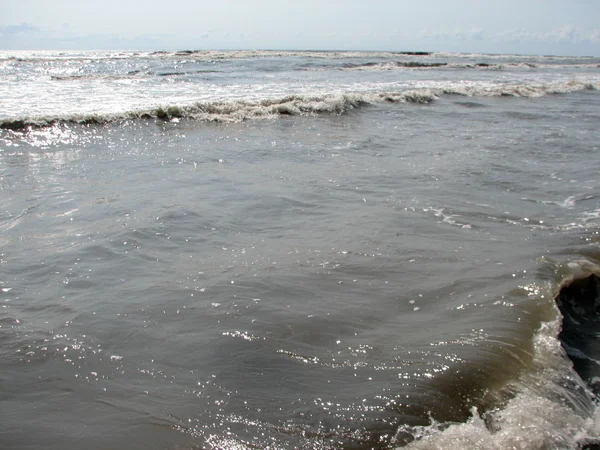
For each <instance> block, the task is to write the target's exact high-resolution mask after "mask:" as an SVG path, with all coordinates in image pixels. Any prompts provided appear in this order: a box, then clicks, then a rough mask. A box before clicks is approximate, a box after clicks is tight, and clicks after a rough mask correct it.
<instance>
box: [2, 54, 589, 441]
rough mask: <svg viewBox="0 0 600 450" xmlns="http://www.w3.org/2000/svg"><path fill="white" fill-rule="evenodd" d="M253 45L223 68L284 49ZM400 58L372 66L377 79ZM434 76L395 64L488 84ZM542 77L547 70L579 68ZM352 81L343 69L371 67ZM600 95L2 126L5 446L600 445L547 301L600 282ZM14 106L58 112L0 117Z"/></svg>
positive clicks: (451, 72)
mask: <svg viewBox="0 0 600 450" xmlns="http://www.w3.org/2000/svg"><path fill="white" fill-rule="evenodd" d="M263 58H264V57H263V56H262V55H259V56H257V57H256V58H254V59H242V60H241V61H242V62H243V64H242V63H240V62H239V61H237V60H228V61H227V62H225V63H223V64H231V65H233V66H234V67H235V68H237V70H240V71H243V70H242V69H243V68H239V66H238V65H240V64H241V65H242V66H243V65H246V64H247V65H252V64H254V65H255V66H257V67H260V68H264V67H269V65H270V64H274V65H275V66H276V67H279V66H278V64H281V63H280V62H279V60H278V59H276V58H274V61H275V62H273V61H272V60H271V59H269V58H267V59H266V60H263ZM285 58H290V60H291V61H295V62H297V60H296V59H294V58H295V57H290V56H285ZM396 58H397V57H394V60H396ZM436 58H438V59H432V61H434V62H435V61H440V60H443V55H441V56H439V55H438V56H436ZM452 58H454V59H452V61H454V63H455V64H456V60H458V59H459V58H460V55H453V56H452ZM472 58H475V60H476V61H480V60H481V61H487V59H485V60H484V59H477V58H481V57H475V56H472ZM486 58H488V59H490V58H491V59H493V58H492V57H489V56H488V57H486ZM515 58H516V57H515ZM313 59H314V60H315V63H319V64H321V65H323V64H325V63H326V64H325V65H326V66H327V65H333V64H338V65H339V64H340V63H339V62H338V59H335V58H333V57H332V56H330V59H328V60H326V61H325V63H324V62H323V61H322V59H316V58H313ZM497 60H498V61H500V60H501V61H502V62H504V63H505V60H504V59H501V57H497ZM9 61H14V60H9ZM126 61H127V64H129V65H132V64H133V65H135V64H138V63H139V62H138V61H137V60H135V59H133V60H126ZM311 61H312V60H311ZM498 61H496V62H498ZM384 62H385V61H384ZM551 62H553V63H555V62H556V61H551ZM301 63H302V64H304V61H301ZM360 63H361V64H363V63H364V61H362V60H361V61H360ZM547 63H548V64H549V63H550V62H547ZM561 63H563V62H561ZM577 63H578V64H580V63H581V61H578V62H577ZM6 64H8V63H6ZM35 64H39V62H37V60H36V61H35ZM140 64H141V63H140ZM189 64H192V63H189ZM236 64H237V65H236ZM298 64H300V63H298ZM286 67H287V66H286ZM303 67H304V66H303ZM336 67H337V66H336ZM365 67H371V66H365ZM346 68H348V67H346ZM350 68H354V67H350ZM244 70H245V69H244ZM252 70H255V69H252ZM273 70H276V69H273ZM286 70H288V72H286V73H289V72H293V71H292V70H291V69H289V68H287V69H286ZM327 70H334V69H327ZM401 70H404V71H405V72H406V70H408V69H406V68H404V69H403V68H401V69H398V70H395V71H389V70H385V71H383V70H379V71H376V70H372V69H369V71H368V72H367V73H368V74H369V76H371V77H380V79H378V80H376V81H377V83H379V84H378V86H380V85H381V84H382V83H388V81H389V80H387V78H388V77H392V76H393V74H394V73H396V72H398V71H401ZM427 70H428V71H415V70H413V71H410V72H409V73H405V72H400V73H401V75H398V77H400V78H401V77H404V78H405V79H408V80H410V83H408V84H411V85H414V84H415V83H416V79H417V78H421V79H427V78H428V77H429V78H440V77H442V78H444V77H445V78H447V79H448V80H449V81H450V82H451V83H453V84H455V85H458V84H461V83H462V84H468V83H474V82H477V81H478V80H477V77H488V78H489V77H492V75H489V74H490V71H486V72H485V73H483V70H479V69H473V68H462V69H457V68H454V67H453V68H450V69H447V70H446V69H439V68H437V67H436V68H434V69H431V70H429V69H427ZM443 70H446V71H445V72H444V71H443ZM515 70H517V71H522V70H525V69H523V68H522V67H518V68H517V69H515ZM527 70H530V69H527ZM535 70H536V71H537V72H535V74H537V75H536V76H539V77H541V78H539V79H535V80H533V82H534V83H538V84H536V86H538V85H539V83H540V81H541V80H542V78H547V79H548V80H549V81H550V82H555V81H552V80H553V79H554V78H555V79H560V80H563V79H565V80H568V79H569V77H570V75H569V73H570V72H569V71H574V70H576V69H575V68H572V67H568V68H566V69H565V68H564V67H561V68H560V69H548V68H541V69H540V68H538V69H535ZM552 70H555V71H558V72H556V73H555V72H552ZM581 70H583V71H584V72H585V71H589V72H590V73H591V75H586V76H588V77H589V76H591V77H592V78H593V77H597V75H596V74H595V72H593V70H592V69H590V68H589V67H586V68H583V69H581ZM432 71H436V72H432ZM265 72H268V71H266V70H265ZM363 72H365V71H356V70H352V71H349V70H339V69H338V68H336V69H335V71H334V74H335V76H337V77H340V79H342V78H343V77H345V76H347V75H346V74H347V73H351V74H352V75H351V77H358V78H352V79H351V81H352V83H350V82H349V81H348V80H346V81H347V82H348V83H347V84H348V85H350V84H352V85H353V86H355V85H357V83H358V82H359V81H360V79H361V78H360V77H361V75H360V74H361V73H363ZM459 72H460V73H459ZM475 72H476V73H477V75H474V76H473V77H471V78H468V79H465V77H470V75H465V73H466V74H471V73H475ZM538 72H541V73H538ZM547 72H549V73H547ZM228 73H229V72H228ZM230 73H233V74H234V75H235V70H234V69H231V71H230ZM252 73H255V72H252ZM268 73H270V72H268ZM306 73H310V74H312V73H317V74H320V73H321V71H306V70H303V71H302V74H306ZM415 73H416V75H415ZM357 74H358V75H357ZM578 74H579V73H578ZM231 76H232V77H233V75H231ZM244 76H248V75H244ZM256 76H258V75H256ZM290 76H291V75H290ZM306 76H308V75H306ZM319 76H323V75H319ZM493 76H497V75H493ZM499 76H500V77H505V78H511V77H512V78H514V77H517V76H520V75H514V76H513V75H510V74H509V75H507V74H506V73H502V74H500V75H499ZM527 76H528V77H533V78H534V75H531V74H529V75H527ZM577 76H579V77H581V76H582V75H581V74H579V75H577ZM553 77H554V78H553ZM163 78H172V77H163ZM283 78H285V77H283ZM311 80H312V81H311V83H312V82H314V83H318V82H319V81H318V80H317V81H315V80H314V79H311ZM55 81H56V80H55ZM488 81H489V82H490V83H491V82H492V81H490V80H488ZM48 82H50V81H48ZM58 82H64V80H62V81H58ZM263 82H264V80H262V81H261V83H259V84H261V85H262V84H264V83H263ZM424 82H426V83H430V82H435V83H438V81H435V80H433V81H431V80H428V81H424ZM562 82H563V81H561V83H562ZM588 82H589V80H588V81H585V80H584V81H581V80H580V81H577V83H580V85H586V83H588ZM222 83H223V84H224V85H225V86H227V85H228V83H229V84H231V83H232V78H230V79H228V80H224V81H222ZM302 83H305V86H304V88H303V89H304V90H308V89H309V88H311V89H312V88H314V85H310V84H309V83H308V82H302ZM402 83H405V82H404V81H402ZM493 83H497V84H498V83H500V84H501V83H502V82H501V81H500V80H498V79H495V80H494V81H493ZM511 83H512V81H511ZM567 83H571V84H567V85H569V86H575V84H573V82H572V80H571V81H567ZM405 84H406V83H405ZM555 84H556V83H555ZM503 86H504V85H503ZM577 86H579V85H577ZM104 88H106V86H104V87H103V89H104ZM181 88H182V87H181V86H179V87H177V89H181ZM505 88H506V86H504V87H502V89H505ZM592 88H593V86H588V88H587V89H583V90H579V88H577V89H574V91H575V92H569V93H565V94H551V93H550V92H549V91H548V89H546V88H544V89H546V90H545V91H544V89H542V91H544V92H542V91H539V92H538V91H536V95H534V96H533V97H531V96H521V97H506V96H497V95H496V94H494V95H483V94H482V93H481V92H480V91H478V92H479V93H478V94H477V93H476V94H477V95H474V96H471V95H470V96H467V95H456V94H447V93H446V94H444V93H443V92H439V91H436V92H430V94H431V98H430V99H429V100H427V102H426V103H411V102H408V103H400V104H398V103H395V102H383V103H382V102H379V101H372V102H368V103H364V100H365V98H366V97H362V99H363V100H361V102H359V103H356V104H353V105H352V106H351V107H348V106H347V105H348V104H347V103H346V104H345V105H346V106H345V107H344V108H342V109H339V110H337V109H334V110H330V109H327V110H325V109H323V110H318V108H312V109H310V110H307V111H301V110H299V112H298V113H296V112H294V113H293V114H292V115H277V116H274V117H273V116H272V115H271V113H269V114H267V115H266V116H264V115H262V113H261V117H267V119H266V120H250V121H243V122H239V123H236V122H233V123H206V122H203V121H202V120H198V119H199V118H198V117H192V116H193V114H190V115H189V116H188V115H186V114H179V113H178V114H177V115H178V116H181V117H179V118H176V119H174V120H167V121H164V120H156V119H154V118H151V117H148V118H145V119H144V118H135V119H132V118H129V119H126V118H125V117H126V116H127V111H128V109H127V108H129V106H127V105H126V106H124V107H123V108H124V109H123V110H122V111H121V112H119V114H120V115H119V114H117V116H114V115H112V116H110V120H109V119H107V120H106V121H105V122H106V123H101V124H87V125H86V124H77V123H76V120H74V119H73V118H74V117H75V116H73V115H70V114H71V113H70V112H69V111H66V112H62V113H60V114H56V112H55V111H50V110H48V111H46V112H44V113H43V114H44V119H43V120H45V121H46V122H43V123H45V124H46V125H47V126H42V127H31V126H29V127H28V126H27V125H23V127H22V128H19V127H16V128H17V129H15V130H13V129H5V130H3V131H1V135H0V190H1V192H2V195H0V248H1V250H0V253H1V254H0V263H1V264H0V288H1V289H2V292H1V293H0V302H1V303H2V307H3V308H2V309H1V310H0V311H1V312H0V314H1V316H0V321H1V322H0V325H1V328H0V340H1V342H2V345H1V347H0V352H1V355H2V358H1V361H2V362H1V363H0V364H1V367H2V370H1V371H0V402H2V410H3V411H4V414H3V416H4V418H3V426H2V427H1V428H0V442H2V443H3V446H5V447H7V448H22V449H25V448H40V447H41V446H42V447H44V448H56V449H59V448H60V449H68V448H81V446H82V445H84V446H85V447H87V448H114V449H118V448H123V449H125V448H127V449H131V448H157V449H165V448H267V447H269V448H332V447H334V448H335V447H338V448H373V447H374V448H393V447H396V446H404V445H409V446H416V447H419V446H421V447H422V448H490V447H489V445H490V443H491V442H493V443H494V447H495V448H513V447H514V446H516V445H521V447H522V448H572V447H574V446H577V445H583V444H584V443H585V442H587V440H589V439H594V438H598V436H600V434H599V433H598V431H599V429H598V428H597V425H596V422H595V419H594V418H595V403H594V400H593V394H592V393H591V391H590V389H589V388H588V386H587V385H586V384H585V382H584V381H583V380H582V379H581V378H579V376H578V375H577V374H576V373H575V372H574V371H573V369H572V364H571V362H570V360H569V359H568V358H567V355H566V352H565V351H564V350H563V348H562V347H561V345H560V341H559V340H558V333H559V331H560V328H559V327H560V318H561V316H560V313H559V311H558V308H557V306H556V304H555V302H554V297H555V296H556V295H557V294H558V291H559V290H560V288H561V286H563V285H564V284H565V283H567V282H568V281H569V280H571V279H573V278H579V277H584V276H587V275H589V274H591V273H600V272H599V267H600V266H599V264H600V263H599V261H600V251H599V249H598V242H599V237H598V232H599V227H598V225H599V212H600V204H599V198H600V197H599V196H598V195H599V194H598V192H599V189H598V188H599V186H598V184H599V177H598V164H597V152H598V138H599V137H600V136H599V131H598V126H597V124H598V123H599V122H598V119H599V116H600V112H599V111H600V109H599V106H600V96H599V95H598V91H597V90H595V89H592ZM269 89H274V88H273V86H270V87H269ZM277 89H279V88H277ZM285 89H290V86H289V85H287V84H286V87H285ZM323 89H325V88H323ZM386 89H387V88H386ZM426 89H433V88H432V87H427V88H426ZM519 89H521V90H523V89H524V87H523V85H520V87H519ZM528 89H530V87H529V88H528ZM281 90H282V91H283V90H284V89H281ZM323 92H324V91H323ZM377 92H378V94H377V95H379V93H380V91H377ZM528 92H529V91H528ZM540 92H541V93H543V94H550V95H543V96H539V97H538V95H537V94H538V93H539V94H540V95H541V93H540ZM398 93H399V94H398V95H405V91H403V90H401V89H400V90H399V91H398ZM421 93H423V92H421ZM313 94H314V93H313ZM363 94H364V93H363ZM363 94H361V95H363ZM269 95H270V94H269ZM303 95H304V94H303ZM314 95H316V94H314ZM336 95H338V94H336ZM347 95H350V94H347ZM353 95H354V94H353ZM253 96H258V97H260V93H258V92H257V91H256V90H254V91H252V92H251V95H250V94H249V95H248V97H247V98H246V100H244V101H250V99H251V98H253ZM370 98H371V99H372V98H373V97H370ZM117 99H118V96H115V98H114V99H112V100H115V101H116V100H117ZM112 100H111V101H112ZM230 100H231V98H230ZM219 101H220V100H219ZM231 101H234V100H231ZM252 101H254V100H252ZM303 101H306V99H305V98H304V99H303ZM311 101H312V102H313V103H314V102H324V100H323V99H315V98H314V97H313V100H311ZM108 103H110V102H108ZM278 103H279V104H282V103H285V101H282V100H278ZM342 103H343V102H342ZM86 105H87V103H86V102H85V101H84V102H83V103H82V104H81V105H79V106H78V107H77V108H75V109H76V110H77V109H78V108H83V109H85V108H87V106H86ZM63 106H64V105H63ZM263 106H264V105H263ZM263 106H261V107H263ZM136 107H137V106H136ZM22 108H26V107H25V106H23V107H22ZM86 111H87V110H86ZM179 111H182V110H181V109H180V110H179ZM183 111H185V110H183ZM188 112H189V111H188ZM88 113H91V111H87V112H85V114H88ZM340 113H341V114H340ZM74 114H75V113H74ZM76 114H79V112H77V111H76ZM85 114H84V115H85ZM111 114H113V113H112V112H111ZM23 117H25V120H24V122H26V123H29V122H30V125H31V124H33V123H34V122H37V123H38V124H39V123H41V122H40V120H41V119H40V117H42V116H39V115H36V114H34V113H32V112H31V111H26V110H25V109H22V110H21V111H20V112H19V111H13V112H12V113H10V114H6V115H5V116H4V117H3V120H5V122H4V123H5V124H9V125H10V124H14V123H15V122H14V121H15V120H17V119H19V120H22V119H23ZM107 117H108V116H107ZM30 119H31V120H30ZM101 122H102V121H101ZM7 128H15V127H13V126H12V125H10V126H7ZM588 381H589V380H588ZM532 429H535V430H536V432H532V431H531V430H532ZM423 436H425V437H423ZM415 439H416V441H415Z"/></svg>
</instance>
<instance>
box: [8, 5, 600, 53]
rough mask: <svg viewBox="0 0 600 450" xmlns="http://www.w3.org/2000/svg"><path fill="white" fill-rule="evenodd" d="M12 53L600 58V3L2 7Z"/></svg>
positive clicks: (9, 47)
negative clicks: (372, 52)
mask: <svg viewBox="0 0 600 450" xmlns="http://www.w3.org/2000/svg"><path fill="white" fill-rule="evenodd" d="M0 10H1V11H2V14H1V15H0V49H3V50H86V49H87V50H184V49H190V50H192V49H194V50H201V49H206V50H211V49H216V50H224V49H275V50H382V51H448V52H466V53H470V52H477V53H516V54H552V55H589V56H600V20H599V18H600V0H568V1H567V0H518V1H517V0H502V1H497V0H487V1H484V0H213V1H205V0H160V1H158V0H94V1H88V0H56V1H50V0H19V1H15V0H0Z"/></svg>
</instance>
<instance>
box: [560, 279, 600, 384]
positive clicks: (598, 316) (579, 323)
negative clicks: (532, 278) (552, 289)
mask: <svg viewBox="0 0 600 450" xmlns="http://www.w3.org/2000/svg"><path fill="white" fill-rule="evenodd" d="M556 303H557V305H558V307H559V309H560V311H561V313H562V315H563V322H562V331H561V332H560V335H559V339H560V341H561V343H562V345H563V347H564V349H565V350H566V352H567V354H568V355H569V358H570V359H571V361H573V366H574V368H575V370H576V371H577V373H578V374H579V375H580V376H581V378H582V379H583V380H584V381H586V382H587V383H588V385H589V386H590V388H591V389H592V391H593V392H594V393H595V394H596V395H598V394H600V277H598V276H597V275H595V274H592V275H590V276H588V277H586V278H581V279H576V280H574V281H572V282H571V283H570V284H568V285H566V286H564V287H563V288H562V289H561V290H560V293H559V294H558V296H557V297H556Z"/></svg>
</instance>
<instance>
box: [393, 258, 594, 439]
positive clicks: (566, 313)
mask: <svg viewBox="0 0 600 450" xmlns="http://www.w3.org/2000/svg"><path fill="white" fill-rule="evenodd" d="M551 270H552V271H553V272H554V273H562V275H560V276H561V280H559V281H558V283H556V282H549V285H548V286H546V287H545V288H540V289H539V292H538V294H537V295H538V299H539V300H543V299H544V295H543V294H541V293H540V292H545V293H546V294H553V295H550V296H549V297H548V296H547V295H546V299H548V300H549V299H553V305H552V306H553V309H554V314H555V317H554V318H553V319H551V320H548V321H544V322H542V324H541V326H540V328H539V330H538V331H537V333H536V334H535V336H534V339H533V349H532V355H531V361H530V362H526V363H525V364H524V365H526V366H529V370H526V371H525V372H523V374H522V375H520V376H519V377H518V378H517V379H516V380H513V381H510V382H509V383H508V384H507V386H506V387H505V388H504V389H503V391H504V392H505V394H506V395H507V398H508V400H506V401H505V402H500V403H499V404H498V405H496V406H492V407H491V408H489V409H486V408H485V407H479V408H478V407H477V406H475V405H474V406H472V407H471V411H470V417H469V418H468V419H467V420H466V421H464V422H439V421H436V420H434V419H431V424H430V425H428V426H401V427H400V428H399V429H398V430H397V432H396V436H395V444H396V445H397V446H400V447H405V448H409V449H427V450H435V449H445V450H458V449H463V448H469V449H482V450H483V449H489V448H523V449H525V448H527V449H549V448H553V449H594V448H598V447H599V446H600V411H599V410H598V400H597V394H598V391H599V389H598V380H599V377H598V375H599V374H600V362H599V361H600V345H599V341H598V337H597V336H598V332H599V331H600V278H599V277H600V265H599V264H598V261H597V260H596V258H593V259H587V258H586V259H579V260H572V261H570V262H569V263H567V264H565V265H564V266H563V265H554V267H553V268H552V269H551ZM536 291H537V288H536ZM472 404H473V403H472Z"/></svg>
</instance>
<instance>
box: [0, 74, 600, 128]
mask: <svg viewBox="0 0 600 450" xmlns="http://www.w3.org/2000/svg"><path fill="white" fill-rule="evenodd" d="M598 89H600V83H585V82H580V81H571V82H567V83H557V84H518V83H508V84H494V85H478V84H465V85H463V84H451V85H447V86H442V87H438V88H422V89H413V90H405V91H397V92H368V93H343V94H330V95H321V96H319V95H317V96H310V95H289V96H284V97H280V98H269V99H263V100H259V101H251V100H231V101H225V100H221V101H213V102H210V101H209V102H197V103H194V104H188V105H170V106H156V107H152V108H148V109H141V110H133V111H126V112H123V113H117V114H89V115H63V116H58V115H57V116H52V117H27V118H6V119H3V120H2V121H1V122H0V129H5V130H14V131H18V130H26V129H28V128H39V127H47V126H54V125H57V124H81V125H91V124H105V123H110V122H116V121H122V120H132V119H158V120H164V121H173V120H179V119H192V120H199V121H205V122H242V121H245V120H251V119H265V118H274V117H278V116H285V115H288V116H302V115H304V116H310V115H318V114H345V113H348V112H349V111H351V110H354V109H357V108H360V107H363V106H368V105H376V104H381V103H386V102H387V103H405V104H406V103H415V104H426V103H430V102H433V101H435V100H437V99H439V98H440V97H441V96H443V95H460V96H466V97H499V96H512V97H525V98H536V97H542V96H545V95H553V94H566V93H570V92H575V91H581V90H598Z"/></svg>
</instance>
